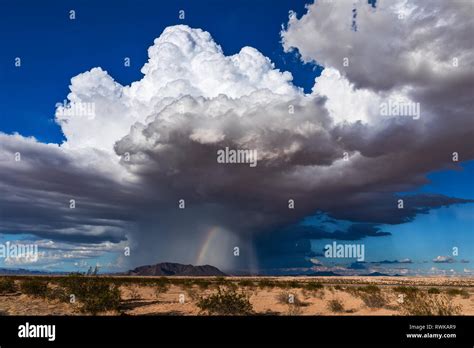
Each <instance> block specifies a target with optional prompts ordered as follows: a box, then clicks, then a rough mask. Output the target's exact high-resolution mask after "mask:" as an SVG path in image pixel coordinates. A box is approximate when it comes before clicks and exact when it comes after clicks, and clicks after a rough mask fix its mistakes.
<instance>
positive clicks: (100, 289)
mask: <svg viewBox="0 0 474 348" xmlns="http://www.w3.org/2000/svg"><path fill="white" fill-rule="evenodd" d="M64 285H65V287H66V291H67V293H68V296H70V295H74V297H75V298H76V299H77V300H78V301H79V302H81V303H82V307H81V311H82V312H85V313H91V314H97V313H99V312H103V311H107V310H117V309H118V308H119V306H120V301H121V297H120V290H119V288H118V286H117V285H115V284H111V283H110V282H109V281H108V280H107V279H100V278H97V277H85V276H81V275H70V276H69V277H68V278H67V279H66V280H65V281H64Z"/></svg>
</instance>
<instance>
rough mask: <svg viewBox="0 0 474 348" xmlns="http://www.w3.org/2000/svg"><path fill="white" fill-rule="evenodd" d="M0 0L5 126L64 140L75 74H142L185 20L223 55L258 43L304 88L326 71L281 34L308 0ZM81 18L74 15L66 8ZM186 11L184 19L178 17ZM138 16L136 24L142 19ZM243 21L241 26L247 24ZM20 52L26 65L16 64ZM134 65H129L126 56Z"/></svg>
mask: <svg viewBox="0 0 474 348" xmlns="http://www.w3.org/2000/svg"><path fill="white" fill-rule="evenodd" d="M111 4H112V3H111V2H107V1H101V2H97V1H92V0H85V1H70V2H67V3H66V2H64V1H48V6H44V5H42V4H40V3H35V2H32V1H28V0H26V1H25V0H20V1H2V3H1V4H0V6H1V7H2V21H1V22H0V40H1V42H2V50H1V51H0V63H1V64H0V69H1V70H0V80H1V81H2V84H4V85H5V86H10V88H8V89H7V90H6V91H5V92H4V93H2V94H1V96H0V104H1V105H2V106H3V107H2V110H0V112H1V114H0V129H1V130H2V131H3V132H6V133H13V132H20V133H21V134H22V135H25V136H30V135H31V136H35V137H36V138H37V139H38V140H40V141H42V142H55V143H60V142H61V141H62V140H63V135H62V133H61V129H60V127H59V126H57V125H56V124H55V123H54V121H53V118H54V111H55V104H56V103H61V102H62V101H63V99H65V97H66V96H67V94H68V92H69V90H68V85H69V82H70V79H71V77H73V76H75V75H77V74H79V73H81V72H84V71H87V70H89V69H91V68H93V67H96V66H100V67H102V68H103V69H104V70H106V71H108V72H109V73H110V74H111V75H112V76H114V78H115V80H116V81H117V82H119V83H121V84H123V85H125V84H130V83H131V82H133V81H136V80H138V79H140V78H141V77H142V74H141V72H140V69H141V67H142V66H143V64H144V63H145V62H146V61H147V59H148V56H147V51H146V49H147V48H148V47H149V46H150V45H151V44H152V43H153V40H154V39H155V38H156V37H158V36H159V35H160V34H161V32H162V31H163V29H164V28H166V27H167V26H170V25H176V24H188V25H189V26H191V27H197V28H202V29H204V30H207V31H209V32H210V33H212V35H213V37H214V39H215V40H216V42H218V43H219V44H220V45H221V46H222V49H223V50H224V52H225V54H226V55H231V54H234V53H237V52H238V51H240V49H241V48H242V47H244V46H252V47H256V48H257V49H258V50H260V51H261V52H262V53H263V54H264V55H265V56H267V57H269V58H270V59H271V60H272V61H273V62H274V63H275V65H276V67H277V68H279V69H281V70H288V71H290V72H291V73H292V74H293V77H294V83H295V84H296V85H298V86H300V87H303V88H305V90H306V91H307V92H309V91H310V90H311V87H312V86H313V84H314V78H315V77H316V76H318V75H319V73H320V71H321V69H320V68H318V67H317V66H314V65H312V64H301V62H300V61H299V59H298V58H297V57H296V56H295V55H294V54H287V53H284V52H283V47H282V46H281V44H280V40H281V39H280V36H279V32H280V30H281V25H282V24H284V23H285V22H286V21H287V20H288V11H289V10H290V9H292V10H294V11H296V12H297V13H303V12H304V5H305V1H301V0H295V1H292V2H291V6H289V5H288V2H287V1H278V0H277V1H274V2H272V6H268V3H267V2H266V1H261V0H260V1H259V0H257V1H254V0H242V1H237V2H236V3H234V4H233V5H232V7H229V6H227V5H226V3H225V2H223V1H219V0H214V1H211V0H207V1H198V2H195V1H172V2H161V1H160V2H153V1H145V0H138V1H134V2H133V6H131V5H130V2H129V1H123V0H118V1H114V2H113V5H111ZM71 9H74V10H75V11H76V19H75V20H74V21H70V20H69V17H68V16H69V11H70V10H71ZM180 10H184V11H185V20H180V19H179V18H178V13H179V11H180ZM137 20H139V25H137V22H136V21H137ZM243 24H244V25H243ZM15 57H21V58H22V66H23V68H22V69H16V68H15V66H14V64H13V63H14V59H15ZM124 57H130V59H131V66H130V67H124V64H123V58H124Z"/></svg>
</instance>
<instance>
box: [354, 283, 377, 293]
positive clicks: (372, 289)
mask: <svg viewBox="0 0 474 348" xmlns="http://www.w3.org/2000/svg"><path fill="white" fill-rule="evenodd" d="M357 290H358V291H361V292H365V293H368V294H378V293H380V288H379V287H378V286H377V285H366V286H359V287H358V288H357Z"/></svg>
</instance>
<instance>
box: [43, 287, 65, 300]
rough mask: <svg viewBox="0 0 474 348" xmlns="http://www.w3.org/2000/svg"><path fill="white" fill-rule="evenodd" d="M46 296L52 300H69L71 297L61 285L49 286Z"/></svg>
mask: <svg viewBox="0 0 474 348" xmlns="http://www.w3.org/2000/svg"><path fill="white" fill-rule="evenodd" d="M46 297H47V298H48V299H50V300H59V301H62V302H67V301H69V299H70V298H69V296H68V294H67V293H66V290H65V289H64V288H62V287H60V286H55V287H52V288H48V291H47V293H46Z"/></svg>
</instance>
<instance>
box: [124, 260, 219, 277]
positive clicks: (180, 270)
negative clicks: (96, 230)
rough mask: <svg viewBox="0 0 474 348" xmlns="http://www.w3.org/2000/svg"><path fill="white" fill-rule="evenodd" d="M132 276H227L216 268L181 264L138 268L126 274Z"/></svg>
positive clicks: (160, 264) (163, 264) (162, 264)
mask: <svg viewBox="0 0 474 348" xmlns="http://www.w3.org/2000/svg"><path fill="white" fill-rule="evenodd" d="M126 274H127V275H132V276H193V277H196V276H198V277H199V276H225V275H226V274H225V273H223V272H221V271H220V270H219V269H218V268H216V267H214V266H209V265H204V266H193V265H182V264H180V263H171V262H163V263H158V264H156V265H146V266H140V267H137V268H135V269H133V270H131V271H128V272H127V273H126Z"/></svg>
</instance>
